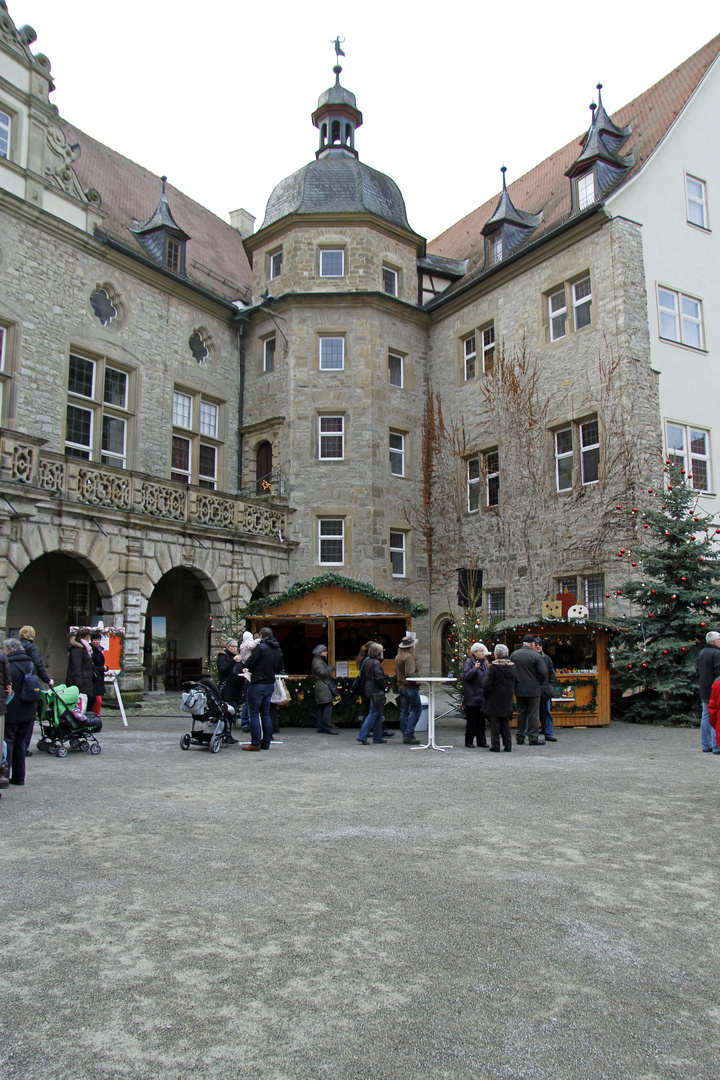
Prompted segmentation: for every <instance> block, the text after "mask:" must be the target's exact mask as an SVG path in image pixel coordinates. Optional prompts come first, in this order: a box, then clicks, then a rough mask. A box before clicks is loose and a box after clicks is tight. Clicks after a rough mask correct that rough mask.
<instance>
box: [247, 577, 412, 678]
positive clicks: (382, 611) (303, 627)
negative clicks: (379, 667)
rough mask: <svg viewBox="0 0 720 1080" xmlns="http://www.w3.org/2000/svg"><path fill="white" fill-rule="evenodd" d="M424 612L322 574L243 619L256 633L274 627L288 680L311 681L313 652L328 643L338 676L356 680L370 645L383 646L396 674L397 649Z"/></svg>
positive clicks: (387, 665) (258, 604)
mask: <svg viewBox="0 0 720 1080" xmlns="http://www.w3.org/2000/svg"><path fill="white" fill-rule="evenodd" d="M425 612H426V609H425V608H424V607H423V606H422V605H421V604H414V603H413V602H412V601H410V600H408V599H406V598H405V597H397V596H390V595H389V594H388V593H383V592H380V591H379V590H378V589H376V588H375V587H374V586H373V585H371V584H370V583H369V582H365V581H355V580H353V579H352V578H346V577H343V576H341V575H340V574H321V575H320V576H319V577H316V578H312V579H310V580H309V581H302V582H296V583H295V584H294V585H291V586H290V588H289V589H288V590H287V591H286V592H284V593H278V594H276V595H275V596H268V597H264V598H262V599H260V600H255V601H253V602H252V603H251V604H250V605H248V607H247V608H246V609H245V612H244V614H245V617H246V619H247V621H248V623H249V627H250V629H251V630H253V631H256V630H259V629H260V627H261V626H269V627H271V629H272V630H273V633H274V634H275V637H276V638H277V640H278V642H279V643H280V647H281V649H282V651H283V656H284V657H285V669H286V671H287V672H288V674H290V675H307V674H308V673H309V671H310V666H311V664H312V652H313V649H314V648H315V646H316V645H318V644H320V642H323V643H325V644H327V646H328V663H329V664H331V665H334V666H335V672H336V676H337V677H338V678H345V677H347V678H354V677H355V676H356V675H357V666H356V664H355V657H356V656H357V654H358V652H359V651H360V647H361V646H362V645H364V644H365V642H366V641H378V642H379V643H380V644H381V645H382V646H383V649H384V659H383V668H384V669H385V671H386V672H387V674H388V675H392V674H394V672H395V656H396V655H397V647H398V644H399V643H400V641H401V640H402V639H403V637H404V636H405V634H407V633H408V631H409V630H411V628H412V616H413V615H422V614H425Z"/></svg>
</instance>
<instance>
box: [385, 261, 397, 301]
mask: <svg viewBox="0 0 720 1080" xmlns="http://www.w3.org/2000/svg"><path fill="white" fill-rule="evenodd" d="M382 279H383V291H384V292H386V293H387V294H388V296H397V294H398V275H397V270H393V269H392V267H390V266H383V268H382Z"/></svg>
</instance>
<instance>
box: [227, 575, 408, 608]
mask: <svg viewBox="0 0 720 1080" xmlns="http://www.w3.org/2000/svg"><path fill="white" fill-rule="evenodd" d="M329 586H335V587H337V588H340V589H345V591H346V592H352V593H361V594H362V595H363V596H368V597H370V598H371V599H372V600H377V602H378V603H380V604H386V605H387V606H388V607H394V608H398V609H399V610H400V611H405V612H407V614H408V615H413V616H418V617H419V616H420V615H427V613H428V609H427V605H426V604H416V603H414V602H413V601H412V600H408V599H406V598H405V597H401V596H391V595H390V593H386V592H382V591H381V590H380V589H376V588H375V587H374V586H373V585H371V584H370V582H369V581H356V580H355V579H353V578H348V577H343V575H342V574H332V573H327V574H320V575H319V576H318V577H314V578H310V579H309V581H296V582H295V584H294V585H291V586H290V588H289V589H286V590H285V592H283V593H278V594H277V595H276V596H263V597H261V598H260V599H258V600H251V601H250V603H249V604H247V605H246V606H245V607H244V608H242V609H241V610H240V611H239V612H238V617H239V618H240V619H246V618H248V617H249V616H250V615H260V614H263V613H264V612H265V611H267V609H268V608H274V607H278V606H279V605H280V604H284V603H286V602H287V601H288V600H300V599H302V597H303V596H308V595H309V594H310V593H313V592H316V591H317V590H318V589H323V588H327V587H329Z"/></svg>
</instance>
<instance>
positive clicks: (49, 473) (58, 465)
mask: <svg viewBox="0 0 720 1080" xmlns="http://www.w3.org/2000/svg"><path fill="white" fill-rule="evenodd" d="M37 482H38V487H41V488H42V489H43V490H44V491H58V492H62V490H63V488H64V487H65V462H64V461H46V460H45V459H44V458H40V461H39V463H38V481H37Z"/></svg>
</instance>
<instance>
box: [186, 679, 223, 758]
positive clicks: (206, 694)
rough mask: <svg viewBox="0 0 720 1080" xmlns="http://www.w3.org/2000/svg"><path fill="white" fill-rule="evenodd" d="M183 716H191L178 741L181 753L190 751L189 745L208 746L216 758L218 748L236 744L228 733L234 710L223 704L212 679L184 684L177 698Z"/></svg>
mask: <svg viewBox="0 0 720 1080" xmlns="http://www.w3.org/2000/svg"><path fill="white" fill-rule="evenodd" d="M180 708H181V710H182V712H187V713H190V714H191V716H192V726H191V728H190V731H189V733H187V734H185V735H183V737H182V739H181V740H180V749H181V750H189V749H190V746H191V745H192V743H195V744H196V745H198V746H207V747H209V749H210V753H211V754H217V752H218V750H219V749H220V747H221V746H228V745H229V744H230V743H231V742H235V741H236V740H235V739H233V738H232V735H231V733H230V725H231V723H232V720H233V718H234V716H235V710H234V709H233V707H232V705H228V703H227V701H223V699H222V697H221V696H220V691H219V690H218V688H217V686H216V684H215V683H214V682H212V680H211V679H200V680H199V681H198V682H184V683H183V684H182V695H181V697H180Z"/></svg>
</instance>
